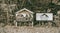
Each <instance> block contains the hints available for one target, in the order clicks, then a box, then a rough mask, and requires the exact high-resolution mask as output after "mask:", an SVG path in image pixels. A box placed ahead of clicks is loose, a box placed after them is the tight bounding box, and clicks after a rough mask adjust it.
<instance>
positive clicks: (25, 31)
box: [0, 26, 60, 33]
mask: <svg viewBox="0 0 60 33" xmlns="http://www.w3.org/2000/svg"><path fill="white" fill-rule="evenodd" d="M59 32H60V28H59V27H58V28H57V27H31V26H30V27H29V26H19V27H16V26H5V27H0V33H59Z"/></svg>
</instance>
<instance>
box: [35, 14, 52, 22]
mask: <svg viewBox="0 0 60 33" xmlns="http://www.w3.org/2000/svg"><path fill="white" fill-rule="evenodd" d="M36 20H37V21H52V20H53V13H36Z"/></svg>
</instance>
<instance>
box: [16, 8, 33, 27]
mask: <svg viewBox="0 0 60 33" xmlns="http://www.w3.org/2000/svg"><path fill="white" fill-rule="evenodd" d="M33 14H34V13H33V12H32V11H30V10H28V9H26V8H23V9H21V10H19V11H17V12H16V13H15V15H16V25H17V21H18V22H32V26H33Z"/></svg>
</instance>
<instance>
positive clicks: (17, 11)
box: [16, 8, 33, 14]
mask: <svg viewBox="0 0 60 33" xmlns="http://www.w3.org/2000/svg"><path fill="white" fill-rule="evenodd" d="M24 10H26V11H28V12H30V13H32V14H33V12H32V11H30V10H28V9H26V8H23V9H21V10H19V11H17V12H16V13H19V12H22V11H24Z"/></svg>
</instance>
